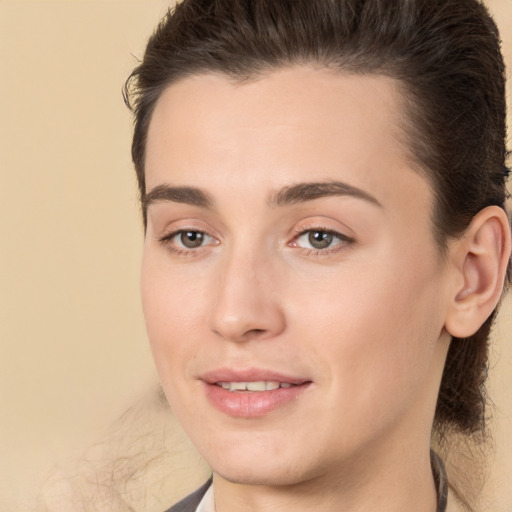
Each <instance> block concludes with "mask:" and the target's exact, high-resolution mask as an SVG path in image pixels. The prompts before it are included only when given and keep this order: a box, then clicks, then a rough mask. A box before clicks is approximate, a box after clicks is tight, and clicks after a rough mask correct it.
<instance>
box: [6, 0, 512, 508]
mask: <svg viewBox="0 0 512 512" xmlns="http://www.w3.org/2000/svg"><path fill="white" fill-rule="evenodd" d="M276 1H278V0H276ZM487 4H488V5H489V6H490V7H491V9H492V10H493V12H494V13H495V16H496V19H497V22H498V25H499V27H500V29H501V33H502V37H503V39H504V48H505V52H506V55H507V58H508V61H509V65H510V67H511V68H512V0H489V1H488V2H487ZM168 5H169V2H168V1H163V0H139V1H127V0H111V1H106V0H88V1H86V0H84V1H79V0H67V1H65V0H60V1H57V0H54V1H50V0H40V1H25V0H11V1H8V0H7V1H6V0H3V1H2V0H0V508H1V510H2V511H4V512H7V511H11V510H12V511H18V510H27V509H28V507H29V505H30V503H31V502H32V500H33V496H34V493H35V489H36V488H37V486H38V485H39V483H40V482H41V480H42V479H43V478H44V477H45V475H46V472H47V471H48V470H49V468H51V467H52V466H54V465H55V464H64V463H65V461H68V460H72V459H73V457H77V456H78V455H79V454H80V453H82V450H84V448H85V447H87V446H89V445H91V444H92V443H94V442H95V440H96V439H98V438H99V437H101V436H102V435H103V434H104V433H105V432H106V431H108V429H109V426H110V425H111V424H112V423H113V422H115V420H116V418H118V417H119V416H120V415H121V414H122V413H123V411H124V410H125V409H126V408H128V407H129V406H130V404H131V403H133V402H134V401H136V400H138V399H139V398H140V397H141V396H144V393H146V391H147V390H148V389H150V388H151V386H152V385H153V384H154V383H155V382H156V381H157V377H156V372H155V371H154V369H153V363H152V360H151V356H150V352H149V348H148V345H147V341H146V334H145V330H144V325H143V319H142V315H141V311H140V302H139V291H138V272H139V259H140V252H141V245H142V230H141V222H140V218H139V210H138V205H137V191H136V182H135V177H134V172H133V168H132V164H131V160H130V136H131V117H130V114H129V112H128V111H127V109H126V108H125V106H124V104H123V101H122V97H121V87H122V84H123V82H124V80H125V78H126V77H127V75H128V74H129V72H130V70H131V69H132V68H133V67H134V66H135V65H136V63H137V57H140V56H141V55H142V52H143V48H144V44H145V42H146V40H147V37H148V36H149V34H150V33H151V31H152V29H153V27H154V26H155V24H156V23H157V21H158V20H159V19H160V17H161V16H162V15H163V14H164V13H165V11H166V8H167V7H168ZM509 91H510V87H509ZM495 340H496V341H495V344H494V347H493V365H492V366H493V367H492V370H491V383H490V394H491V396H492V398H493V401H494V403H495V405H496V409H495V411H494V413H493V415H494V427H493V428H494V436H495V439H496V445H497V456H496V461H495V462H494V465H493V467H492V471H491V474H490V477H489V482H488V484H487V488H486V492H487V493H489V495H491V496H493V497H494V500H495V508H494V509H493V512H511V511H512V440H511V438H512V348H511V345H512V307H511V304H510V299H509V300H508V301H507V302H506V304H505V307H504V309H503V311H502V314H501V317H500V321H499V324H498V326H497V328H496V330H495ZM507 475H508V477H507ZM175 485H176V487H177V488H179V487H180V485H181V483H180V482H177V483H176V484H175ZM184 487H186V485H185V484H184Z"/></svg>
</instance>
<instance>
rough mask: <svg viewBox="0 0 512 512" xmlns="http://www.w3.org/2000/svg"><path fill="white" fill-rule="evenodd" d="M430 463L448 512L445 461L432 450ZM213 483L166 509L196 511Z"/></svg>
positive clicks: (442, 508)
mask: <svg viewBox="0 0 512 512" xmlns="http://www.w3.org/2000/svg"><path fill="white" fill-rule="evenodd" d="M430 463H431V465H432V473H433V475H434V482H435V484H436V487H437V512H446V502H447V498H448V481H447V479H446V470H445V468H444V464H443V461H442V460H441V459H440V458H439V456H438V455H437V454H436V453H434V452H433V451H432V450H431V451H430ZM211 484H212V479H211V478H210V479H209V480H208V481H207V482H206V483H205V484H204V485H203V486H202V487H200V488H199V489H197V491H195V492H193V493H192V494H189V495H188V496H187V497H186V498H185V499H183V500H181V501H180V502H179V503H176V505H174V506H172V507H171V508H169V509H168V510H166V512H195V511H196V508H197V507H198V506H199V503H201V500H202V499H203V496H204V495H205V494H206V491H207V490H208V488H209V487H210V485H211Z"/></svg>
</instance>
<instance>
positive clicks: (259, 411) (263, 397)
mask: <svg viewBox="0 0 512 512" xmlns="http://www.w3.org/2000/svg"><path fill="white" fill-rule="evenodd" d="M310 384H311V383H310V382H306V383H304V384H300V385H297V386H291V387H289V388H279V389H274V390H272V391H228V390H227V389H224V388H222V387H220V386H217V385H216V384H207V383H205V386H206V396H207V397H208V399H209V401H210V402H211V403H212V404H213V405H214V406H215V407H216V408H217V409H219V411H221V412H223V413H225V414H228V415H229V416H235V417H238V418H257V417H260V416H264V415H266V414H268V413H270V412H272V411H274V410H276V409H278V408H280V407H283V406H285V405H286V404H289V403H290V402H293V401H294V400H296V399H297V398H299V397H300V396H301V395H302V394H303V393H304V392H305V391H306V389H307V388H308V387H309V385H310Z"/></svg>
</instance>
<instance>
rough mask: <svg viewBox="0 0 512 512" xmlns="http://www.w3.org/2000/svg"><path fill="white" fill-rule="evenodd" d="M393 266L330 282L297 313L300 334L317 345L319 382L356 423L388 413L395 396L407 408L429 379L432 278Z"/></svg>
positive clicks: (434, 334)
mask: <svg viewBox="0 0 512 512" xmlns="http://www.w3.org/2000/svg"><path fill="white" fill-rule="evenodd" d="M386 261H388V262H389V261H393V260H392V259H386ZM395 261H396V264H394V265H389V264H388V265H380V266H379V264H375V265H373V266H372V267H371V271H368V269H366V272H351V273H347V274H346V275H340V276H339V279H335V278H334V277H333V279H332V280H331V281H330V285H329V290H327V289H325V288H324V290H323V298H322V299H321V300H315V301H311V302H310V307H309V308H307V309H305V304H303V305H302V306H301V307H299V308H298V309H297V312H299V311H301V310H302V311H308V314H307V318H306V317H305V316H304V315H303V316H302V332H303V335H304V336H305V337H306V338H310V339H316V340H317V345H316V347H314V349H315V357H316V358H317V360H318V361H320V362H321V363H320V364H322V366H323V367H324V371H323V372H322V375H324V376H325V378H326V380H328V381H330V387H331V391H332V393H333V394H340V395H341V396H338V397H337V398H336V399H337V400H341V401H345V400H346V403H344V408H343V409H344V410H345V411H346V410H347V408H348V409H350V410H352V411H353V412H354V415H355V416H354V417H357V416H359V414H360V412H361V413H362V412H363V411H365V412H364V414H370V413H369V410H371V411H372V412H371V415H374V416H375V417H378V416H382V415H384V414H386V411H385V410H384V407H381V406H382V404H386V408H388V406H389V404H390V400H391V397H392V396H393V397H395V400H396V406H397V407H398V406H400V407H401V406H403V405H405V404H406V403H407V402H408V401H409V402H410V400H412V399H413V397H414V396H415V393H416V392H418V390H419V389H420V388H421V385H422V383H423V382H424V380H425V379H426V378H427V377H426V375H427V372H428V369H429V365H430V362H431V360H432V357H433V352H434V348H435V345H436V342H437V340H438V337H439V335H440V332H441V328H442V321H441V315H440V313H439V307H438V305H437V304H436V303H437V302H438V299H437V297H438V286H437V285H436V282H435V278H434V274H433V273H432V272H428V271H427V270H426V269H425V272H418V271H417V270H416V269H415V268H412V266H410V268H407V266H406V264H405V263H403V264H400V260H399V259H396V260H395ZM312 295H314V296H317V294H316V293H312ZM400 402H401V405H400Z"/></svg>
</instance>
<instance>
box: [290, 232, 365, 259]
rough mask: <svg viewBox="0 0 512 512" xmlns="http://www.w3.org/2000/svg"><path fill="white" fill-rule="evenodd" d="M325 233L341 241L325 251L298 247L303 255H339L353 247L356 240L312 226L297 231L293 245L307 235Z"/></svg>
mask: <svg viewBox="0 0 512 512" xmlns="http://www.w3.org/2000/svg"><path fill="white" fill-rule="evenodd" d="M315 232H316V233H324V234H326V235H331V236H333V237H335V238H337V239H338V240H339V241H338V243H336V244H335V245H333V246H332V247H331V246H330V247H327V248H325V249H315V248H308V247H299V246H295V247H298V248H299V249H300V250H301V254H303V255H304V256H319V257H324V256H329V255H332V254H336V253H339V252H341V251H343V250H345V249H347V246H350V245H352V244H353V243H354V242H355V240H354V239H353V238H351V237H349V236H347V235H344V234H343V233H340V232H339V231H335V230H333V229H329V228H324V227H321V226H311V227H307V228H302V229H300V230H297V234H296V235H295V237H294V238H293V240H292V242H291V243H292V244H294V243H296V242H297V240H299V239H300V238H301V237H303V236H305V235H307V234H308V233H315Z"/></svg>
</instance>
